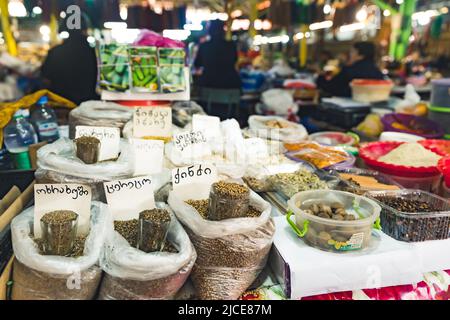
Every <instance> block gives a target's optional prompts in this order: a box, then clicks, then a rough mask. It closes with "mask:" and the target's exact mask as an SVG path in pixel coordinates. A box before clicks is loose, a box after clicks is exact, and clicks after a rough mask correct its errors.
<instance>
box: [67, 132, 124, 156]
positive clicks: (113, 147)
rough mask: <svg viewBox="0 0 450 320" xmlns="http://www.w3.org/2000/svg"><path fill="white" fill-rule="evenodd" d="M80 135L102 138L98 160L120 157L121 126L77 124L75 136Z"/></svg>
mask: <svg viewBox="0 0 450 320" xmlns="http://www.w3.org/2000/svg"><path fill="white" fill-rule="evenodd" d="M80 137H95V138H97V139H99V140H100V153H99V159H98V161H106V160H112V159H117V158H118V157H119V152H120V129H119V128H109V127H87V126H77V127H76V133H75V138H80Z"/></svg>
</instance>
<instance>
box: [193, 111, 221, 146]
mask: <svg viewBox="0 0 450 320" xmlns="http://www.w3.org/2000/svg"><path fill="white" fill-rule="evenodd" d="M192 130H193V131H201V132H203V135H204V136H205V137H206V139H207V140H208V141H214V140H216V139H220V138H221V137H222V132H221V130H220V118H219V117H211V116H205V115H201V114H194V116H193V117H192Z"/></svg>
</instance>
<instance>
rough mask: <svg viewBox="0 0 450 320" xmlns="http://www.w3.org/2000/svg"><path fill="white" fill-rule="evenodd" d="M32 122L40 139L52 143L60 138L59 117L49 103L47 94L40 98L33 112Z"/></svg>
mask: <svg viewBox="0 0 450 320" xmlns="http://www.w3.org/2000/svg"><path fill="white" fill-rule="evenodd" d="M31 122H32V123H33V126H34V128H35V130H36V133H37V134H38V136H39V141H41V142H42V141H47V142H49V143H50V142H54V141H56V140H58V139H59V131H58V119H57V117H56V113H55V111H54V110H53V109H52V108H51V107H50V106H49V105H48V97H47V96H43V97H41V98H40V99H39V100H38V102H37V108H36V109H35V110H34V111H33V112H32V113H31Z"/></svg>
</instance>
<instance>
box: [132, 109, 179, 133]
mask: <svg viewBox="0 0 450 320" xmlns="http://www.w3.org/2000/svg"><path fill="white" fill-rule="evenodd" d="M133 135H134V137H135V138H143V137H170V136H172V109H171V108H170V107H152V108H149V107H147V108H136V110H135V112H134V116H133Z"/></svg>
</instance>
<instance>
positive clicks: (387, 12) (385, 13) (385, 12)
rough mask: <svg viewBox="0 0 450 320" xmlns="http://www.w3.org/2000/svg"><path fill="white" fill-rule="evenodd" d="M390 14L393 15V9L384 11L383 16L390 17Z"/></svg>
mask: <svg viewBox="0 0 450 320" xmlns="http://www.w3.org/2000/svg"><path fill="white" fill-rule="evenodd" d="M390 15H391V11H389V10H388V9H386V10H384V11H383V16H385V17H389V16H390Z"/></svg>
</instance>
